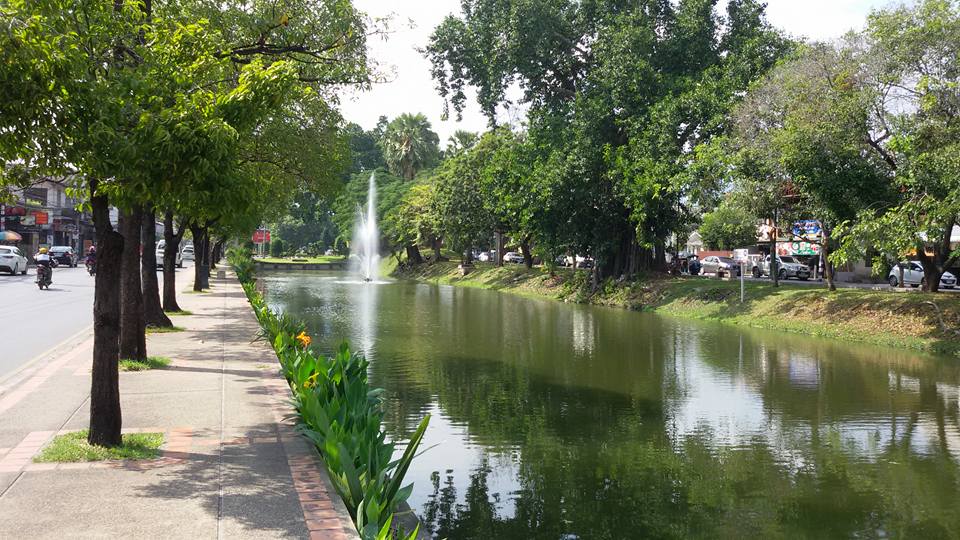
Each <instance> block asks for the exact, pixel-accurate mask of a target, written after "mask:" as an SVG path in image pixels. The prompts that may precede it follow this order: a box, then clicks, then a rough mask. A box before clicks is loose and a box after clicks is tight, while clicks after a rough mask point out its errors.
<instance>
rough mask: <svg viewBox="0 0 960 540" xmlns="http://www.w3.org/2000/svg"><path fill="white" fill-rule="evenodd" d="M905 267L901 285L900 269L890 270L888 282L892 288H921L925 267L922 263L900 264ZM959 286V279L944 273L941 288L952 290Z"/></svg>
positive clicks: (895, 267) (941, 278) (941, 277)
mask: <svg viewBox="0 0 960 540" xmlns="http://www.w3.org/2000/svg"><path fill="white" fill-rule="evenodd" d="M900 265H901V266H903V283H900V268H898V267H897V266H894V267H893V268H891V269H890V274H889V275H888V276H887V282H888V283H889V284H890V286H891V287H898V286H899V287H906V286H907V285H909V286H911V287H919V286H920V285H922V284H923V265H922V264H920V261H909V262H902V263H900ZM956 286H957V277H956V276H954V275H953V274H951V273H950V272H944V273H943V275H942V276H940V288H941V289H952V288H954V287H956Z"/></svg>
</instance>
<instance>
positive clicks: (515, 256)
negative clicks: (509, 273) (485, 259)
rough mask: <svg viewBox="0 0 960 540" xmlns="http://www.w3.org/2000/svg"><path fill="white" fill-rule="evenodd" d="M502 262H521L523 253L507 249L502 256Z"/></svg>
mask: <svg viewBox="0 0 960 540" xmlns="http://www.w3.org/2000/svg"><path fill="white" fill-rule="evenodd" d="M503 262H508V263H516V264H521V263H523V255H521V254H519V253H517V252H516V251H508V252H507V253H506V254H505V255H504V256H503Z"/></svg>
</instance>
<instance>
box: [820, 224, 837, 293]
mask: <svg viewBox="0 0 960 540" xmlns="http://www.w3.org/2000/svg"><path fill="white" fill-rule="evenodd" d="M820 234H821V235H822V236H823V245H822V246H821V248H820V253H821V255H820V256H821V257H823V279H824V281H826V282H827V290H829V291H830V292H833V291H836V290H837V284H836V283H834V281H833V265H832V264H830V233H829V231H827V227H826V225H825V224H824V223H822V222H821V223H820Z"/></svg>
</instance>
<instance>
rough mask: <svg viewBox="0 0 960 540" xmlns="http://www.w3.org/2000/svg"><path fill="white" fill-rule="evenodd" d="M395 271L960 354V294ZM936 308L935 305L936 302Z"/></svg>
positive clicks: (443, 268) (442, 269)
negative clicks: (598, 283) (593, 288)
mask: <svg viewBox="0 0 960 540" xmlns="http://www.w3.org/2000/svg"><path fill="white" fill-rule="evenodd" d="M394 276H396V277H401V278H408V279H416V280H419V281H428V282H433V283H445V284H450V285H457V286H462V287H476V288H483V289H492V290H499V291H504V292H509V293H513V294H519V295H522V296H532V297H539V298H552V299H556V300H561V301H569V302H583V303H591V304H598V305H608V306H618V307H624V308H627V309H633V310H643V311H652V312H655V313H660V314H665V315H672V316H677V317H685V318H691V319H700V320H712V321H720V322H724V323H727V324H735V325H743V326H751V327H755V328H765V329H770V330H780V331H786V332H794V333H799V334H808V335H815V336H822V337H827V338H833V339H842V340H846V341H856V342H864V343H873V344H877V345H883V346H889V347H901V348H909V349H916V350H920V351H927V352H937V353H946V354H951V355H955V356H960V336H958V335H957V334H956V333H955V332H954V331H952V330H944V329H943V327H942V326H941V324H940V320H939V317H938V315H937V308H939V310H940V312H941V315H942V318H943V322H944V323H945V325H946V327H947V328H948V329H960V295H954V294H952V293H941V294H936V295H933V294H923V293H918V292H904V293H893V292H888V291H873V290H865V289H839V290H837V291H836V292H834V293H830V292H828V291H826V290H825V289H823V288H820V287H810V286H801V285H791V284H789V283H788V284H786V285H782V286H781V287H779V288H778V287H773V286H772V285H771V284H769V283H766V282H747V284H746V301H745V302H744V303H740V282H739V281H721V280H716V279H707V278H691V277H680V278H672V277H666V276H659V275H658V276H650V277H648V278H646V279H641V280H638V281H636V282H627V283H622V284H617V283H614V282H612V281H609V282H607V283H606V284H604V286H603V287H602V288H601V290H600V291H598V292H596V293H591V292H590V290H589V287H588V279H587V275H586V272H583V271H580V272H573V271H571V270H566V269H562V270H560V271H558V272H557V274H556V275H554V276H550V275H549V274H548V273H546V272H545V271H543V270H540V269H536V268H535V269H532V270H527V269H526V268H524V267H522V266H519V267H518V266H516V265H508V266H505V267H503V268H497V267H495V266H493V265H488V264H478V265H477V266H476V269H475V270H474V271H473V272H471V273H470V274H468V275H467V276H465V277H461V276H460V274H459V272H458V271H457V264H456V263H453V262H450V263H438V264H431V265H421V266H420V267H418V268H414V269H406V270H396V271H394ZM931 301H932V302H934V303H936V305H937V308H935V307H934V306H933V305H931V304H930V302H931Z"/></svg>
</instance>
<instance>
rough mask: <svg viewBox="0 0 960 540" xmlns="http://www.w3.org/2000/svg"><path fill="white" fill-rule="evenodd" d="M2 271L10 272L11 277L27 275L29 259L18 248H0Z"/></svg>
mask: <svg viewBox="0 0 960 540" xmlns="http://www.w3.org/2000/svg"><path fill="white" fill-rule="evenodd" d="M0 270H6V271H7V272H10V275H11V276H13V275H16V274H17V272H19V273H21V274H24V275H25V274H26V273H27V258H26V257H24V256H23V253H22V252H21V251H20V248H18V247H17V246H0Z"/></svg>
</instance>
